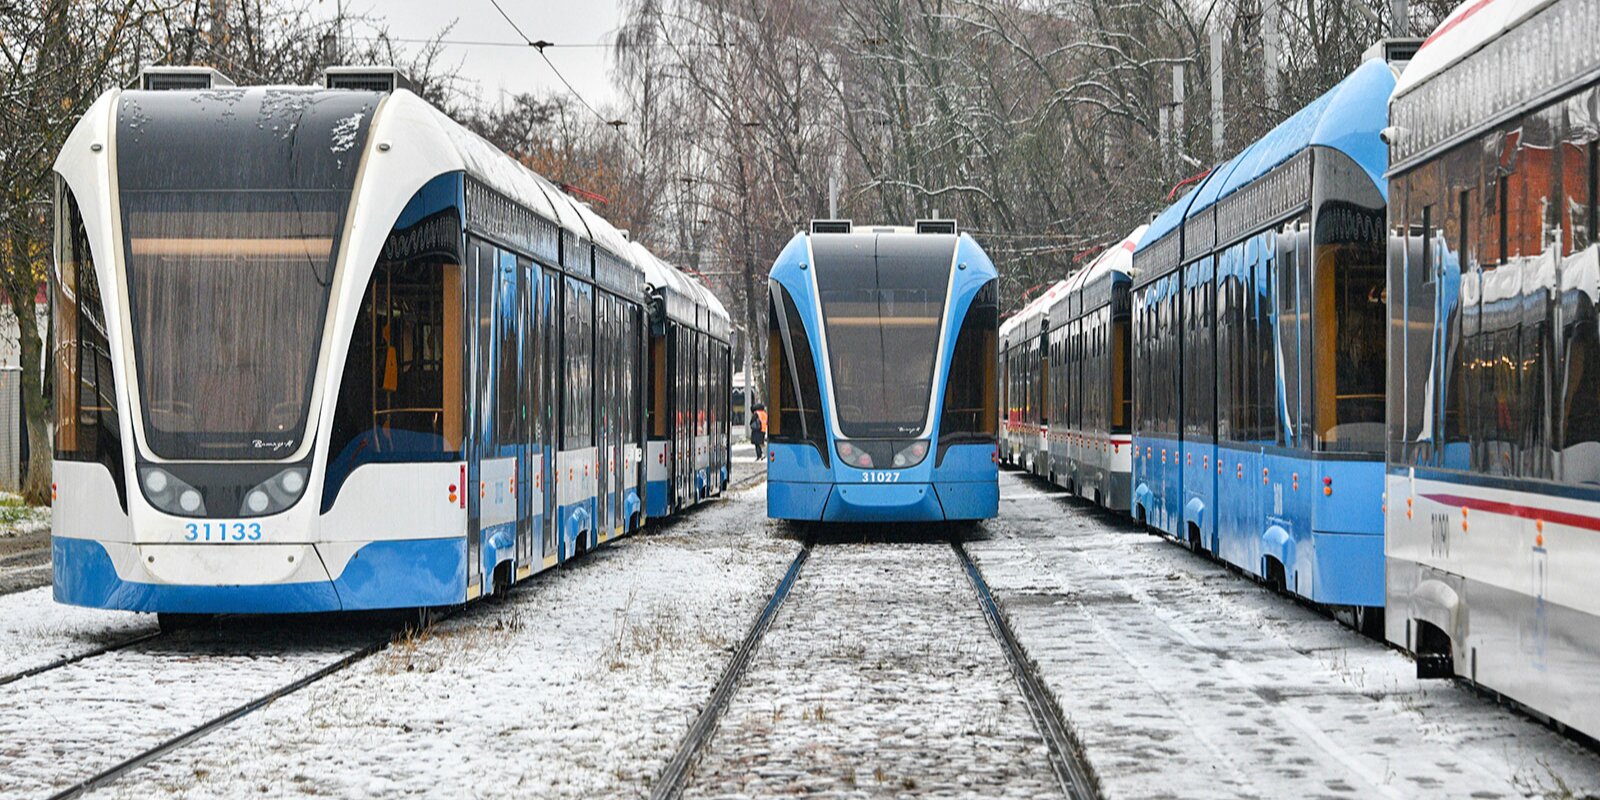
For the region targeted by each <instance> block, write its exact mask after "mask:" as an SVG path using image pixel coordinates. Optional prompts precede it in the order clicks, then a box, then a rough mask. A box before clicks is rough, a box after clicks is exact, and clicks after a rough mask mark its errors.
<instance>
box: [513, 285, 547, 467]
mask: <svg viewBox="0 0 1600 800" xmlns="http://www.w3.org/2000/svg"><path fill="white" fill-rule="evenodd" d="M517 274H518V275H519V276H520V280H521V288H522V291H521V293H520V297H519V299H518V312H517V313H518V316H519V318H521V319H522V324H523V325H525V326H527V327H526V329H525V330H523V332H522V341H523V345H524V350H523V353H524V358H525V361H524V363H523V365H522V373H521V375H520V376H519V378H518V380H521V381H523V382H525V383H526V385H527V387H528V390H527V398H526V400H527V407H526V408H524V409H523V410H522V414H523V416H524V417H525V418H526V419H527V423H526V424H527V426H528V433H529V436H530V437H531V438H530V439H529V441H530V442H531V443H532V444H533V445H535V446H536V447H537V446H540V445H542V443H543V442H544V441H545V430H544V414H543V413H540V412H541V409H543V408H544V381H543V380H540V378H541V376H543V374H544V372H543V367H544V365H543V363H541V357H540V356H541V354H540V352H539V351H540V348H539V343H540V341H541V339H540V325H539V317H538V314H537V307H538V300H537V299H536V295H537V293H538V291H539V284H540V278H539V275H540V269H539V267H538V266H537V265H535V264H534V263H533V262H531V261H529V260H527V259H518V260H517Z"/></svg>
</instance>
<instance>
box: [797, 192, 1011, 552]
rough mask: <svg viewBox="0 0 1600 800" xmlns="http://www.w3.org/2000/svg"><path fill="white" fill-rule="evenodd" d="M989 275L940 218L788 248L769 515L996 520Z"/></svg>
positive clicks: (833, 234)
mask: <svg viewBox="0 0 1600 800" xmlns="http://www.w3.org/2000/svg"><path fill="white" fill-rule="evenodd" d="M996 278H997V274H996V272H995V268H994V265H993V264H992V263H990V261H989V257H988V256H987V255H985V254H984V252H983V249H982V248H980V247H979V246H978V244H977V243H976V242H974V241H973V240H972V237H970V236H967V235H965V234H957V232H956V226H955V223H954V222H952V221H949V220H924V221H919V222H918V223H917V225H916V227H915V228H906V227H887V226H886V227H871V228H857V227H854V226H853V225H851V223H850V222H848V221H844V220H818V221H815V222H813V223H812V225H811V228H810V230H809V231H806V232H802V233H799V234H797V235H796V236H795V237H794V238H793V239H792V240H790V242H789V244H788V246H786V247H785V248H784V250H783V252H782V253H781V254H780V255H779V256H778V258H777V261H776V263H774V264H773V267H772V273H771V279H770V281H769V283H768V286H769V298H770V303H769V311H770V322H769V326H768V361H767V363H768V380H769V384H768V393H767V397H768V398H769V399H770V400H771V407H770V408H769V409H768V427H769V429H770V431H769V438H770V448H769V459H768V465H767V514H768V516H770V517H773V518H775V519H788V520H817V521H824V522H928V521H939V520H973V519H986V518H989V517H993V516H994V515H995V513H996V512H997V511H998V509H999V502H1000V499H999V498H1000V493H999V474H998V469H999V467H998V463H997V462H998V458H997V456H996V446H997V443H996V426H997V425H998V423H999V410H998V407H997V392H996V384H997V381H996V374H995V367H996V357H997V351H998V343H997V332H998V331H997V328H998V322H999V321H998V306H997V302H996V300H997V297H996V291H997V290H996V283H997V281H996Z"/></svg>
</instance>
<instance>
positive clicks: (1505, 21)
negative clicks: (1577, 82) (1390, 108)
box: [1394, 0, 1582, 98]
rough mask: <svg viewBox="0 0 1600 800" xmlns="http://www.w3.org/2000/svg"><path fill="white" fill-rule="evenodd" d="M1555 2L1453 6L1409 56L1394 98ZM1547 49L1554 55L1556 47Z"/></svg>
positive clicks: (1495, 0)
mask: <svg viewBox="0 0 1600 800" xmlns="http://www.w3.org/2000/svg"><path fill="white" fill-rule="evenodd" d="M1558 2H1560V0H1467V1H1466V2H1463V3H1462V4H1461V5H1458V6H1456V7H1455V10H1453V11H1451V12H1450V14H1449V15H1448V16H1446V17H1445V18H1444V20H1443V21H1441V22H1440V23H1439V27H1437V28H1434V29H1433V33H1432V34H1430V35H1429V36H1428V38H1427V39H1426V40H1424V41H1423V43H1422V47H1421V48H1419V49H1418V50H1417V54H1416V55H1415V56H1412V58H1411V64H1410V66H1408V67H1406V71H1405V74H1403V75H1401V76H1400V81H1399V82H1398V83H1397V84H1396V85H1395V88H1394V96H1395V98H1400V97H1404V96H1405V95H1407V94H1410V93H1411V92H1412V91H1414V90H1416V88H1417V87H1419V86H1421V85H1422V84H1424V83H1426V82H1428V81H1429V80H1431V79H1432V78H1433V77H1434V76H1436V75H1438V74H1439V73H1441V72H1444V71H1445V70H1447V69H1449V68H1450V67H1451V66H1453V65H1455V64H1456V63H1458V62H1460V61H1462V60H1464V59H1466V58H1467V57H1468V56H1470V55H1472V54H1473V53H1476V52H1478V51H1479V50H1481V49H1483V47H1484V46H1485V45H1487V44H1489V43H1490V42H1492V41H1494V40H1495V39H1498V38H1500V36H1501V35H1503V34H1504V33H1505V32H1506V31H1509V30H1511V29H1512V28H1515V27H1517V25H1519V24H1521V23H1522V22H1523V21H1524V20H1527V19H1528V18H1530V17H1532V16H1533V15H1534V14H1536V13H1538V12H1539V11H1541V10H1543V9H1544V8H1546V7H1548V6H1552V5H1555V4H1556V3H1558ZM1575 27H1582V26H1581V25H1580V26H1575ZM1551 44H1554V43H1553V42H1552V43H1551ZM1549 49H1550V51H1551V53H1552V54H1554V52H1555V50H1556V48H1554V47H1551V48H1549ZM1569 55H1573V54H1569Z"/></svg>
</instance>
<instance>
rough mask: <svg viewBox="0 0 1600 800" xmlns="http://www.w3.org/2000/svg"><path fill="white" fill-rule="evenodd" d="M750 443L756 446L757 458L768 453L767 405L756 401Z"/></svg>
mask: <svg viewBox="0 0 1600 800" xmlns="http://www.w3.org/2000/svg"><path fill="white" fill-rule="evenodd" d="M750 443H751V444H753V445H755V446H756V458H761V457H763V456H765V455H766V450H765V448H766V444H767V407H766V406H764V405H762V404H760V403H756V407H755V416H754V417H753V418H752V419H751V420H750Z"/></svg>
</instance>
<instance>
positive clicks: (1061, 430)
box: [1044, 225, 1149, 511]
mask: <svg viewBox="0 0 1600 800" xmlns="http://www.w3.org/2000/svg"><path fill="white" fill-rule="evenodd" d="M1148 227H1149V226H1148V225H1140V226H1139V227H1137V228H1134V229H1133V231H1132V232H1131V233H1129V234H1128V235H1127V236H1125V237H1123V239H1122V241H1120V242H1117V243H1116V244H1114V245H1112V246H1110V247H1108V248H1106V249H1105V250H1104V251H1102V252H1101V253H1100V254H1099V255H1098V256H1096V257H1095V258H1094V260H1093V261H1091V262H1089V265H1088V266H1086V267H1084V268H1082V269H1080V270H1078V271H1077V272H1075V273H1073V274H1072V276H1071V277H1070V278H1068V279H1067V287H1066V292H1065V293H1064V294H1063V295H1062V296H1060V297H1058V298H1057V299H1056V301H1055V303H1054V304H1053V305H1052V306H1051V307H1050V309H1049V311H1048V312H1047V319H1048V320H1049V322H1050V328H1049V330H1048V331H1047V332H1046V334H1045V338H1046V349H1045V353H1044V356H1045V358H1046V360H1047V362H1048V366H1047V367H1046V369H1047V370H1048V372H1049V376H1048V378H1049V380H1048V383H1047V384H1046V385H1045V393H1046V401H1045V406H1046V407H1047V408H1048V409H1049V410H1050V420H1051V421H1052V423H1053V424H1052V425H1051V426H1050V431H1049V435H1048V436H1047V437H1046V439H1047V440H1048V442H1049V446H1050V454H1049V470H1048V477H1049V479H1050V481H1051V482H1052V483H1055V484H1056V485H1058V486H1061V487H1062V488H1065V489H1067V490H1069V491H1071V492H1072V493H1073V494H1075V495H1077V496H1078V497H1081V498H1083V499H1085V500H1090V501H1093V502H1094V503H1096V504H1097V505H1100V506H1102V507H1104V508H1107V509H1111V510H1113V511H1126V510H1128V508H1129V505H1130V493H1131V491H1132V488H1131V482H1132V476H1133V438H1132V433H1131V429H1130V426H1131V424H1132V419H1131V411H1132V405H1133V402H1132V391H1131V389H1132V373H1131V369H1132V365H1131V363H1130V361H1131V358H1130V356H1131V353H1130V348H1129V344H1130V343H1131V339H1130V336H1131V333H1130V330H1129V318H1130V311H1129V290H1128V287H1129V285H1130V283H1131V282H1132V272H1133V251H1134V250H1135V249H1136V248H1137V247H1138V245H1139V238H1140V237H1141V236H1143V235H1144V232H1145V230H1146V229H1147V228H1148Z"/></svg>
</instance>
